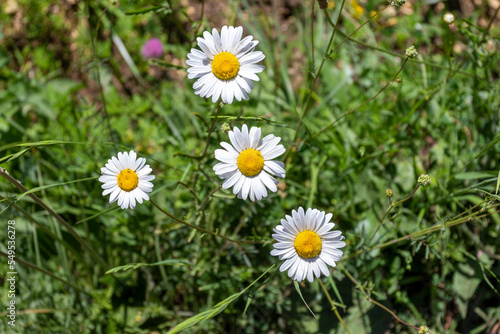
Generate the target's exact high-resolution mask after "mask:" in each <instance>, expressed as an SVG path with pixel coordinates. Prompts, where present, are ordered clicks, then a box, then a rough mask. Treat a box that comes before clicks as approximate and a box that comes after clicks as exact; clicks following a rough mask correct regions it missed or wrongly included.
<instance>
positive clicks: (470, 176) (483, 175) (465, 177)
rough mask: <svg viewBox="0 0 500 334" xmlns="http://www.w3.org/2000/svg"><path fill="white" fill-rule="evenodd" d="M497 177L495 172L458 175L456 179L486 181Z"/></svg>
mask: <svg viewBox="0 0 500 334" xmlns="http://www.w3.org/2000/svg"><path fill="white" fill-rule="evenodd" d="M492 176H496V173H495V172H465V173H458V174H456V175H455V179H457V180H477V179H485V178H488V177H492Z"/></svg>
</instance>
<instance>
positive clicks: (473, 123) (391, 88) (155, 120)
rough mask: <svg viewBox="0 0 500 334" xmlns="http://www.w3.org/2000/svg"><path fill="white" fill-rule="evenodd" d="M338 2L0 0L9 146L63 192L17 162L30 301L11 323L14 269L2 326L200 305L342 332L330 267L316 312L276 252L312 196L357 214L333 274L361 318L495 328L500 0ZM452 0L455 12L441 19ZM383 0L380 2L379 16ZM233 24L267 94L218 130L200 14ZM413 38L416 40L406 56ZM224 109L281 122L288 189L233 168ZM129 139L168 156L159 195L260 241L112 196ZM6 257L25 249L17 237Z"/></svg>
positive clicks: (289, 327) (11, 166)
mask: <svg viewBox="0 0 500 334" xmlns="http://www.w3.org/2000/svg"><path fill="white" fill-rule="evenodd" d="M313 3H314V10H313V6H312V4H313ZM334 4H335V6H331V7H330V8H328V9H326V10H325V11H321V10H319V9H318V5H317V3H315V2H313V1H308V2H300V1H289V2H282V1H268V2H256V3H254V2H248V1H246V0H242V1H229V2H214V1H210V2H209V1H206V3H204V2H199V1H182V2H179V1H173V0H172V1H167V2H161V1H160V2H149V1H134V2H126V1H123V2H119V3H116V4H112V3H108V2H106V1H82V2H78V1H63V2H61V3H57V4H56V3H53V2H51V1H29V0H16V1H14V0H9V1H7V2H6V3H3V4H2V5H0V8H2V11H0V41H1V44H0V79H1V81H0V115H1V117H0V166H1V167H2V168H4V169H5V170H7V171H8V172H9V174H10V176H11V177H12V178H14V179H16V180H19V181H20V182H21V184H22V185H23V186H24V187H25V188H27V189H35V188H36V189H35V190H33V193H32V194H34V195H36V196H37V197H38V198H39V200H40V201H42V202H43V203H44V204H45V205H46V207H45V208H44V207H43V206H41V205H40V203H36V202H35V200H34V199H33V197H31V196H29V195H21V193H22V191H20V189H19V188H17V187H15V186H14V184H13V183H12V182H9V178H8V177H3V178H0V179H1V180H2V181H1V182H0V196H1V197H0V210H1V214H0V217H1V220H0V222H1V226H2V232H0V251H1V252H2V254H4V255H5V254H6V253H7V248H6V245H7V240H8V239H7V233H6V231H7V221H8V220H10V219H14V220H15V221H16V225H15V227H16V260H17V264H16V270H17V272H18V281H17V283H16V284H17V286H16V288H17V294H16V302H17V304H16V305H17V310H18V311H19V313H18V315H17V318H16V327H15V328H12V327H10V326H8V325H7V321H8V318H7V317H6V314H7V313H6V312H5V308H4V307H3V305H7V303H8V301H9V299H8V298H7V293H6V292H7V290H8V282H7V281H6V280H5V278H4V276H5V275H2V276H1V277H0V289H1V291H2V292H1V293H0V302H1V305H2V308H1V309H0V315H1V320H0V329H2V330H5V331H7V332H9V331H12V332H20V333H21V332H24V333H77V332H83V333H156V332H160V333H163V332H165V333H166V332H168V331H169V330H170V329H172V328H173V327H174V326H176V325H178V324H179V323H181V322H182V321H184V320H188V321H191V323H190V324H192V325H194V326H193V327H190V328H189V329H188V330H187V331H188V332H200V333H202V332H203V333H204V332H212V333H220V332H224V333H225V332H227V333H264V332H269V333H271V332H274V333H337V332H339V333H343V332H345V329H344V327H343V326H342V325H341V323H340V322H339V320H338V318H337V317H336V316H335V313H334V312H333V311H332V310H331V309H332V307H331V305H330V303H329V301H328V297H327V295H326V294H325V293H324V291H323V289H322V287H321V286H320V284H319V282H317V281H315V282H314V283H312V284H309V283H308V282H305V283H300V284H299V287H300V290H299V291H300V292H301V294H302V297H303V298H304V300H305V301H306V302H307V304H308V306H309V307H310V308H311V310H312V311H313V312H314V313H315V315H316V316H315V317H313V316H312V315H311V313H310V312H309V311H308V309H307V308H306V306H305V305H304V303H303V301H302V298H301V296H300V295H299V293H298V291H297V290H296V287H295V286H294V285H293V283H292V281H291V280H290V279H289V278H288V277H287V275H286V273H280V272H279V270H278V267H279V263H278V259H277V258H274V257H272V256H270V254H269V252H270V251H271V249H272V238H271V232H272V228H273V227H275V226H276V225H278V224H279V222H280V219H281V218H283V217H284V216H285V214H289V213H290V212H291V210H292V209H297V208H298V207H299V206H303V207H305V208H307V207H314V208H318V209H320V210H322V211H327V212H331V213H333V221H334V222H336V228H338V229H340V230H341V231H342V232H343V234H344V235H345V236H346V241H347V246H346V247H345V248H344V249H343V250H344V254H345V255H344V259H343V260H342V261H341V262H340V264H339V267H336V268H332V270H331V273H332V275H331V277H330V278H324V277H323V278H322V282H323V283H324V285H325V287H326V289H327V290H328V291H329V295H330V296H331V298H332V299H333V303H334V305H336V307H337V310H338V313H339V315H340V316H341V318H342V319H343V321H344V322H345V324H346V326H347V328H349V331H350V332H351V333H385V332H391V333H392V332H395V333H416V332H417V330H416V329H414V328H412V327H411V326H407V325H405V324H404V323H407V324H410V325H413V326H416V327H420V326H422V325H427V326H429V327H430V328H431V329H432V330H433V333H445V332H446V333H482V332H487V333H495V331H496V330H498V328H499V327H500V308H499V303H498V300H499V292H498V291H500V280H499V279H498V276H499V275H500V265H499V259H500V257H499V255H498V254H499V249H500V242H499V240H500V238H499V227H500V217H499V215H498V213H497V205H498V199H499V197H498V195H495V194H498V181H499V170H500V146H499V145H498V142H499V141H500V122H499V116H500V112H499V110H500V109H499V105H500V98H499V96H500V92H499V85H498V81H497V79H498V75H499V72H498V69H499V66H498V65H499V55H498V51H497V50H498V43H499V40H498V36H499V35H498V33H499V29H498V26H497V23H498V18H497V15H498V9H497V8H491V7H490V6H489V5H488V3H487V2H484V3H483V4H482V5H477V6H476V8H474V10H472V11H470V10H468V11H467V10H465V9H464V8H461V7H460V6H459V3H458V2H456V1H450V2H441V1H427V2H426V1H423V2H421V1H412V2H411V3H410V2H408V3H407V4H405V5H403V6H402V7H401V8H400V9H394V8H393V7H389V8H386V6H387V4H386V3H385V2H384V1H372V0H367V1H360V3H359V5H360V6H361V8H362V9H363V13H361V14H360V16H359V17H358V16H357V15H358V14H359V13H357V12H356V3H355V2H350V1H346V2H345V4H344V5H343V2H341V1H335V3H334ZM342 5H343V7H342ZM202 7H203V9H202ZM341 8H342V12H341V13H340V11H341ZM446 9H450V10H452V11H453V13H454V14H455V16H456V22H455V23H454V24H453V25H448V24H446V23H444V22H443V19H442V16H443V14H444V13H445V12H446ZM358 11H359V9H358ZM371 11H374V12H379V15H378V16H377V17H376V18H374V19H372V20H369V19H370V16H371V15H373V13H371ZM337 19H338V22H339V24H338V29H337V30H336V33H335V36H334V38H333V44H332V46H330V47H329V41H330V38H331V35H332V32H333V31H334V29H333V26H332V25H333V24H334V23H335V22H337ZM367 20H369V22H368V23H367V24H366V25H364V26H363V27H362V28H361V29H360V30H359V32H357V33H356V34H354V35H353V36H352V37H351V38H349V39H345V36H347V35H348V34H350V33H352V32H353V31H355V30H356V29H357V28H358V27H360V24H362V23H364V22H366V21H367ZM224 24H230V25H242V26H243V27H244V33H245V34H251V35H253V36H254V38H256V39H257V40H259V41H260V44H259V45H258V47H257V48H258V50H261V51H263V52H264V53H265V55H266V59H265V60H264V65H265V66H266V69H265V71H264V72H263V73H261V74H260V75H259V77H260V82H258V83H256V87H255V89H254V90H253V91H252V93H251V95H250V100H249V101H243V102H235V103H233V104H232V105H224V106H223V107H222V109H221V112H220V117H218V118H217V120H216V122H215V129H214V131H212V132H211V133H210V132H209V126H210V124H211V122H212V120H213V117H214V114H215V110H216V108H217V106H216V105H214V104H212V103H211V102H210V101H208V100H204V99H201V98H200V97H198V96H195V95H194V92H193V89H192V84H193V82H194V81H193V80H188V79H187V78H186V74H185V70H184V67H185V59H186V55H187V53H188V52H189V50H190V48H191V47H196V42H195V38H196V37H197V36H200V35H201V33H202V32H203V31H204V30H211V28H212V27H216V28H218V29H220V28H221V27H222V25H224ZM151 37H158V38H160V39H161V40H162V42H163V43H164V46H165V55H164V56H163V57H162V59H160V60H150V61H146V60H144V59H142V57H141V55H140V48H141V46H142V44H143V43H144V42H145V41H146V40H147V39H149V38H151ZM412 44H413V45H415V46H416V47H417V49H418V50H419V53H420V55H419V56H418V57H417V58H415V59H412V60H408V61H407V62H406V63H404V62H405V59H406V57H405V56H404V50H405V49H406V48H407V47H408V46H410V45H412ZM336 46H338V48H337V47H336ZM327 50H330V51H332V50H333V52H331V53H328V52H327V53H325V52H326V51H327ZM325 54H326V55H327V56H325ZM323 58H325V61H324V65H323V66H322V67H321V71H320V72H319V73H320V74H319V77H318V78H317V80H315V75H316V73H318V69H319V68H320V64H321V62H322V60H323ZM403 64H404V65H403ZM402 66H403V69H402V70H401V72H400V73H399V74H398V75H396V74H397V73H398V71H399V70H400V69H401V67H402ZM395 76H396V77H395ZM393 78H400V79H401V80H395V79H394V81H393V82H391V80H393ZM386 86H387V87H386ZM384 87H386V88H385V89H383V88H384ZM379 92H380V94H379V95H377V94H378V93H379ZM374 96H376V97H375V98H374V99H372V100H370V99H371V98H372V97H374ZM309 98H310V101H309V102H308V100H309ZM365 102H367V103H366V104H364V103H365ZM360 105H362V106H361V107H360V108H359V109H357V110H356V111H354V112H352V113H350V114H348V115H346V116H345V117H343V115H344V113H346V112H347V111H349V110H352V109H355V108H357V107H358V106H360ZM304 113H305V117H304V118H303V120H302V121H301V119H302V116H303V115H304ZM341 117H343V118H341ZM339 118H341V119H340V120H338V119H339ZM336 120H338V122H336V123H335V124H334V125H333V126H332V127H330V128H328V129H327V130H325V131H324V132H321V131H322V130H323V129H325V127H326V126H327V125H328V124H330V123H332V122H334V121H336ZM224 122H228V123H230V124H232V125H234V126H241V125H242V124H248V125H249V126H259V127H261V128H262V132H263V134H269V133H273V134H275V135H276V136H280V137H281V138H282V140H281V143H282V144H283V145H284V146H285V147H286V148H287V153H286V154H285V155H284V157H283V159H284V162H285V167H286V168H285V169H286V171H287V176H286V178H285V179H283V180H281V183H280V185H279V191H278V193H276V194H270V196H269V197H268V198H267V199H265V200H263V201H261V202H258V203H251V202H249V201H242V200H238V199H235V198H234V195H232V193H231V192H230V191H229V190H227V191H222V190H220V189H219V186H220V184H221V181H220V180H219V179H218V177H217V176H216V175H215V174H214V173H213V171H212V167H213V165H215V163H216V160H215V159H214V156H213V151H214V150H215V149H216V148H218V147H219V145H218V142H220V141H227V140H228V138H227V135H226V134H225V133H223V132H222V131H221V130H220V127H221V125H222V124H223V123H224ZM300 123H301V124H300ZM299 124H300V125H299ZM320 132H321V133H320ZM207 135H209V136H210V143H209V146H208V148H207V154H206V156H204V157H203V158H202V159H194V158H191V157H189V155H192V156H200V154H201V153H202V152H203V149H204V147H205V142H206V140H207ZM129 149H134V150H136V151H137V152H138V153H139V156H142V157H145V158H146V159H147V161H148V163H149V164H150V165H151V166H152V168H153V170H154V174H155V175H156V179H155V180H154V184H155V187H154V192H153V194H152V195H151V198H152V199H154V201H155V202H156V203H158V205H159V206H160V207H161V208H163V209H164V210H166V211H168V212H170V213H171V214H173V215H174V216H175V217H177V218H178V219H181V220H185V221H187V222H189V223H190V224H193V225H197V226H199V227H202V228H204V229H206V230H209V231H213V232H215V233H217V234H220V235H223V236H227V237H230V238H232V239H236V240H246V241H251V242H254V243H238V244H235V243H231V242H227V241H225V240H223V239H221V238H219V237H214V236H213V235H210V234H204V233H200V232H199V231H197V230H195V229H191V228H188V227H186V226H185V225H183V224H181V223H179V222H178V221H176V220H173V219H171V218H170V217H168V216H166V215H164V214H163V213H162V212H160V211H159V210H156V208H155V207H154V206H153V205H152V203H151V202H146V203H144V204H142V205H138V206H137V208H136V209H135V210H121V209H119V208H118V207H117V206H116V204H115V203H114V204H109V203H108V197H102V196H101V192H102V190H101V188H100V183H99V182H98V180H97V178H98V176H99V175H100V168H101V167H102V166H103V165H104V164H105V163H106V161H107V160H108V159H109V158H110V157H111V156H113V155H116V154H117V153H118V152H121V151H124V150H129ZM2 173H3V174H2V175H3V176H4V175H5V172H3V171H2ZM421 173H426V174H429V175H430V177H431V178H432V184H431V185H430V186H428V187H426V188H419V189H417V191H416V192H415V194H414V195H413V196H412V197H411V198H409V199H408V200H406V201H404V202H402V203H401V204H400V205H398V206H396V207H395V208H393V209H392V210H391V211H390V212H388V214H387V216H384V214H385V213H386V212H387V210H388V208H389V202H388V199H387V197H386V196H385V190H386V189H387V188H390V189H392V190H393V192H394V196H393V199H392V203H395V202H397V201H399V200H402V199H404V198H407V197H408V196H409V195H410V194H411V193H412V192H413V190H414V189H415V187H416V185H417V184H416V180H417V178H418V176H419V175H420V174H421ZM491 194H492V195H491ZM47 207H48V208H51V209H52V210H53V212H51V211H49V210H47ZM55 213H57V214H58V215H59V216H60V217H61V219H63V220H64V221H65V222H67V224H69V226H70V228H69V229H68V228H67V227H65V226H64V225H63V224H62V223H61V221H60V220H58V218H56V216H55ZM462 213H464V214H463V215H462V216H459V215H461V214H462ZM457 216H458V217H457ZM383 217H385V218H386V219H385V220H384V223H383V224H382V225H381V227H380V229H378V231H377V233H376V234H375V237H374V238H373V240H372V241H369V239H370V236H371V235H372V234H373V233H374V232H375V231H376V229H377V228H378V226H379V222H380V221H381V220H382V219H384V218H383ZM432 226H437V227H436V228H431V227H432ZM4 231H5V233H4ZM71 231H74V234H72V233H71ZM75 234H76V236H75ZM79 240H82V242H81V241H79ZM395 241H397V242H395ZM84 243H85V245H88V248H86V247H85V245H84ZM93 254H94V255H93ZM97 257H99V258H101V259H102V263H100V262H99V260H97ZM274 264H277V265H275V266H274V267H273V268H271V270H269V271H268V272H267V273H266V274H265V275H262V274H263V273H264V272H266V270H267V269H268V268H269V267H271V266H272V265H274ZM120 266H123V267H120ZM117 267H120V268H117ZM113 268H115V269H114V270H112V269H113ZM0 270H1V272H2V273H3V272H7V271H8V270H7V259H6V258H2V261H1V263H0ZM108 271H111V272H108ZM107 272H108V273H107ZM261 275H262V278H261V279H260V280H258V281H257V282H255V280H256V279H257V278H258V277H260V276H261ZM252 282H254V284H253V285H251V286H250V287H249V288H248V289H247V287H248V286H249V285H250V284H251V283H252ZM4 292H5V293H4ZM226 298H230V299H227V300H226ZM221 301H225V302H223V303H221V304H218V303H219V302H221ZM377 303H378V304H380V305H382V306H383V307H380V306H379V305H378V304H377ZM219 312H220V313H219ZM197 315H198V316H197ZM192 317H194V318H192ZM201 317H207V318H208V319H207V320H204V321H202V322H199V323H198V321H197V320H201ZM399 320H401V321H399Z"/></svg>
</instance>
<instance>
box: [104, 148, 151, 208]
mask: <svg viewBox="0 0 500 334" xmlns="http://www.w3.org/2000/svg"><path fill="white" fill-rule="evenodd" d="M145 163H146V159H144V158H137V153H135V152H134V151H130V152H128V153H127V152H123V153H122V152H120V153H118V158H116V157H112V158H111V159H109V160H108V163H107V164H106V166H105V167H103V168H101V173H102V176H101V177H100V178H99V181H101V182H102V183H103V185H102V186H101V187H102V188H103V189H104V191H103V192H102V195H103V196H106V195H108V194H111V195H110V196H109V203H113V202H115V201H116V200H118V205H119V206H121V208H122V209H127V208H128V207H130V208H131V209H133V208H135V201H137V202H139V203H141V204H142V200H143V199H145V200H146V201H148V200H149V196H148V194H149V193H151V191H153V184H152V183H151V182H149V181H151V180H153V179H154V178H155V176H154V175H149V174H151V172H152V171H153V170H152V169H151V167H149V165H145Z"/></svg>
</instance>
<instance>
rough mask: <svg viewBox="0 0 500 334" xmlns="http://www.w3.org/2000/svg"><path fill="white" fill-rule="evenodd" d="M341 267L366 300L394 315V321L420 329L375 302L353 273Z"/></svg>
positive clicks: (341, 265) (340, 264) (340, 265)
mask: <svg viewBox="0 0 500 334" xmlns="http://www.w3.org/2000/svg"><path fill="white" fill-rule="evenodd" d="M339 267H340V269H341V270H342V271H343V272H344V274H345V275H346V276H347V277H348V278H349V279H350V280H351V281H352V282H353V283H354V284H355V285H356V286H357V287H358V289H359V291H360V292H361V293H362V294H363V295H364V296H365V297H366V299H367V300H368V301H369V302H371V303H373V304H375V305H377V306H378V307H380V308H381V309H383V310H385V311H386V312H387V313H389V314H390V315H392V316H393V317H394V319H396V320H397V321H399V322H400V323H402V324H404V325H406V326H409V327H412V328H415V329H418V328H419V327H417V326H413V325H410V324H408V323H406V322H404V321H403V320H401V319H400V318H399V317H398V316H397V315H396V314H395V313H394V312H392V311H391V310H389V309H388V308H387V307H386V306H384V305H382V304H380V303H379V302H377V301H376V300H373V299H372V298H371V297H370V295H369V294H368V293H367V292H366V291H365V289H364V288H363V286H362V285H361V284H359V282H358V281H357V280H356V279H355V278H354V277H353V276H352V275H351V273H350V272H349V271H348V270H347V269H346V268H345V267H344V265H343V264H342V263H339Z"/></svg>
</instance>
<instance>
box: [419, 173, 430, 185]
mask: <svg viewBox="0 0 500 334" xmlns="http://www.w3.org/2000/svg"><path fill="white" fill-rule="evenodd" d="M431 181H432V180H431V178H430V177H429V175H427V174H421V175H420V176H419V177H418V180H417V183H418V184H420V186H421V187H427V186H428V185H429V184H431Z"/></svg>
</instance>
